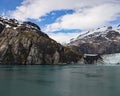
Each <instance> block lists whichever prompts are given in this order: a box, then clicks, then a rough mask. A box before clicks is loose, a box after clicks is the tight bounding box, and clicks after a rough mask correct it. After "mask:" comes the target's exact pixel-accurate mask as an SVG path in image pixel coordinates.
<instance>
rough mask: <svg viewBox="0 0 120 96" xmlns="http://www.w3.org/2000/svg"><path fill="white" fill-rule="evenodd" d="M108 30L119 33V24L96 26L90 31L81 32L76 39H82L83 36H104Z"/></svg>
mask: <svg viewBox="0 0 120 96" xmlns="http://www.w3.org/2000/svg"><path fill="white" fill-rule="evenodd" d="M110 31H113V32H119V33H120V25H119V26H116V27H112V26H104V27H102V28H97V29H94V30H91V31H87V32H81V33H80V35H79V36H78V37H77V38H76V40H78V39H84V38H91V37H98V36H102V37H105V36H106V35H107V33H108V32H110Z"/></svg>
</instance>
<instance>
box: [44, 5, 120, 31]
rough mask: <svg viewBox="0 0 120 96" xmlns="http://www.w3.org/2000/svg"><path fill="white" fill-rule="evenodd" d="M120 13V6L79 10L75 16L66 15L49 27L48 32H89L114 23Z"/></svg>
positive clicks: (102, 6)
mask: <svg viewBox="0 0 120 96" xmlns="http://www.w3.org/2000/svg"><path fill="white" fill-rule="evenodd" d="M118 13H120V10H119V5H115V4H104V5H99V6H95V7H92V8H84V9H82V10H77V11H76V12H75V13H73V14H69V15H64V16H62V17H60V18H58V20H56V22H55V23H53V24H50V25H47V26H46V28H45V29H46V31H47V32H49V31H58V30H60V29H82V30H89V29H93V28H96V27H99V26H103V25H106V24H107V23H109V22H110V21H114V20H116V19H117V17H118Z"/></svg>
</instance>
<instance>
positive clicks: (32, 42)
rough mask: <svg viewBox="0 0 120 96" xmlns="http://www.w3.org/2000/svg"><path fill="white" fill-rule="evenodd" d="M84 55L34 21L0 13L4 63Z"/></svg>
mask: <svg viewBox="0 0 120 96" xmlns="http://www.w3.org/2000/svg"><path fill="white" fill-rule="evenodd" d="M80 58H81V55H80V54H79V53H78V52H76V51H74V50H73V49H71V48H68V47H64V46H62V45H61V44H59V43H57V42H56V41H54V40H53V39H51V38H49V36H48V35H47V34H45V33H43V32H42V31H41V29H40V28H39V26H38V25H36V24H34V23H32V22H23V23H19V22H18V21H17V20H15V19H6V18H3V17H0V64H59V63H61V64H62V63H72V62H74V63H76V62H77V61H79V59H80Z"/></svg>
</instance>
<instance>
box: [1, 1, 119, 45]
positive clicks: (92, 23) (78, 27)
mask: <svg viewBox="0 0 120 96" xmlns="http://www.w3.org/2000/svg"><path fill="white" fill-rule="evenodd" d="M119 6H120V0H99V1H98V0H1V1H0V15H5V16H7V17H10V18H16V19H17V20H19V21H28V20H29V21H32V22H34V23H36V24H38V25H39V26H40V27H41V29H42V31H44V32H46V33H47V34H48V35H49V36H50V37H51V38H53V39H55V40H57V41H58V42H61V43H65V42H69V40H70V39H71V38H75V37H76V36H78V35H79V33H80V32H82V31H87V30H91V29H94V28H95V29H96V28H98V27H103V26H106V25H107V26H109V25H118V24H120V8H119Z"/></svg>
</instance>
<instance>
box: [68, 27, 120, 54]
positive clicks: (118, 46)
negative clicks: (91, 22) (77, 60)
mask: <svg viewBox="0 0 120 96" xmlns="http://www.w3.org/2000/svg"><path fill="white" fill-rule="evenodd" d="M119 42H120V25H118V26H117V27H112V26H108V27H103V28H97V29H95V30H93V31H87V32H82V33H81V34H80V35H79V36H78V37H77V38H76V39H73V40H72V41H71V42H70V43H69V44H68V46H70V47H72V48H74V49H76V50H78V51H79V52H81V53H83V54H86V53H87V54H112V53H120V43H119Z"/></svg>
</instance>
